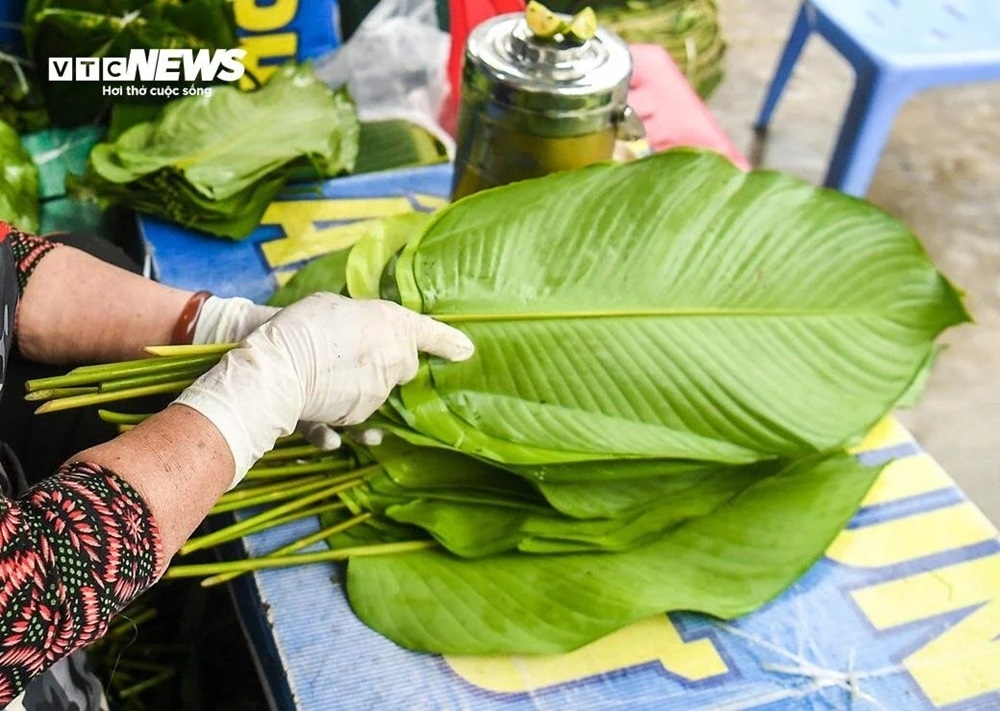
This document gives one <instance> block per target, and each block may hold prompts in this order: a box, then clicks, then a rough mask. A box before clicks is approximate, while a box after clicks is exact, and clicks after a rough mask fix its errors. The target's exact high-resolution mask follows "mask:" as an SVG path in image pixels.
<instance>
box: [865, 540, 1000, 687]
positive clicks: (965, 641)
mask: <svg viewBox="0 0 1000 711" xmlns="http://www.w3.org/2000/svg"><path fill="white" fill-rule="evenodd" d="M998 590H1000V555H991V556H989V557H986V558H979V559H976V560H970V561H966V562H964V563H958V564H957V565H951V566H948V567H945V568H939V569H937V570H932V571H930V572H926V573H920V574H918V575H912V576H910V577H908V578H901V579H899V580H893V581H891V582H888V583H882V584H880V585H874V586H872V587H868V588H864V589H861V590H856V591H854V592H853V593H852V596H853V597H854V599H855V601H856V602H857V604H858V606H859V607H860V608H861V609H862V611H863V612H864V613H865V616H866V617H868V619H869V620H871V622H872V624H873V625H875V627H876V628H878V629H880V630H884V629H889V628H891V627H896V626H898V625H903V624H907V623H910V622H916V621H918V620H925V619H929V618H931V617H934V616H935V615H940V614H943V613H946V612H953V611H956V610H961V609H964V608H969V607H973V606H975V605H982V607H980V608H978V609H976V610H975V611H973V612H972V613H971V614H969V615H968V616H967V617H965V618H963V619H962V620H961V621H960V622H958V623H956V624H954V625H953V626H951V627H949V628H948V629H947V630H946V631H945V632H944V633H943V634H941V635H939V636H937V637H935V638H934V639H933V640H931V641H930V642H929V643H927V644H926V645H924V646H923V647H921V648H920V649H918V650H917V651H916V652H914V653H913V654H911V655H910V656H908V657H906V659H904V660H903V664H904V666H905V667H906V669H907V671H909V672H910V674H911V675H912V676H913V678H914V680H915V681H916V682H917V684H919V685H920V688H921V689H923V691H924V693H925V694H927V696H928V698H930V700H931V701H933V702H934V704H935V705H938V706H943V705H945V704H953V703H957V702H959V701H963V700H965V699H971V698H973V697H975V696H980V695H982V694H986V693H989V692H993V691H1000V640H998V639H997V636H998V635H1000V600H998V599H996V598H995V597H994V596H995V595H996V593H997V591H998Z"/></svg>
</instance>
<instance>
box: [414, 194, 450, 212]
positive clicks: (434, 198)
mask: <svg viewBox="0 0 1000 711" xmlns="http://www.w3.org/2000/svg"><path fill="white" fill-rule="evenodd" d="M413 199H414V200H416V202H417V205H419V206H420V207H422V208H424V209H426V210H431V211H433V210H440V209H441V208H442V207H444V206H445V205H447V204H448V198H443V197H441V196H440V195H427V194H426V193H414V194H413Z"/></svg>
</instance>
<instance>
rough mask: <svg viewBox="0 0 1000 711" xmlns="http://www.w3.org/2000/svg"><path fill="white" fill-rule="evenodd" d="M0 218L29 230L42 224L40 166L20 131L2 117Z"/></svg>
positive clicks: (34, 229) (0, 127) (35, 229)
mask: <svg viewBox="0 0 1000 711" xmlns="http://www.w3.org/2000/svg"><path fill="white" fill-rule="evenodd" d="M0 159H2V160H0V220H3V221H4V222H9V223H11V224H12V225H15V226H16V227H18V228H20V229H22V230H26V231H28V232H35V231H37V230H38V226H39V222H38V220H39V207H38V168H37V167H36V166H35V163H34V162H33V161H32V160H31V156H30V155H28V151H26V150H25V148H24V146H22V145H21V139H20V137H19V136H18V135H17V132H16V131H15V130H14V129H13V128H11V127H10V126H8V125H7V124H6V123H4V122H3V121H0Z"/></svg>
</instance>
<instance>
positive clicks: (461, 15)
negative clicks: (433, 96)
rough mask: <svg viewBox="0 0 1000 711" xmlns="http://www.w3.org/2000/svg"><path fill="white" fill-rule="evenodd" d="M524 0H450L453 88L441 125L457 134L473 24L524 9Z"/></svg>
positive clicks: (449, 66) (449, 131) (445, 106)
mask: <svg viewBox="0 0 1000 711" xmlns="http://www.w3.org/2000/svg"><path fill="white" fill-rule="evenodd" d="M524 7H525V3H524V0H448V13H449V16H450V23H451V27H450V28H449V30H450V32H451V54H450V55H449V57H448V81H449V82H450V83H451V91H450V93H449V94H448V98H447V99H446V100H445V105H444V109H443V110H442V112H441V125H442V126H443V127H444V129H445V130H446V131H447V132H448V133H450V134H452V135H455V123H456V121H457V120H458V101H459V88H460V87H461V85H462V55H463V54H464V53H465V39H466V38H467V37H468V36H469V33H470V32H472V28H473V27H475V26H476V25H478V24H479V23H480V22H484V21H485V20H488V19H490V18H491V17H493V16H495V15H502V14H504V13H508V12H524Z"/></svg>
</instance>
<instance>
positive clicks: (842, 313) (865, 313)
mask: <svg viewBox="0 0 1000 711" xmlns="http://www.w3.org/2000/svg"><path fill="white" fill-rule="evenodd" d="M905 312H906V310H905V309H901V308H899V307H895V308H892V309H888V310H885V311H880V310H875V309H872V308H871V307H870V306H863V307H858V308H857V309H726V308H697V309H677V308H665V309H608V310H602V311H538V312H531V311H518V312H511V313H469V314H467V313H457V314H456V313H452V314H448V313H444V314H438V313H433V312H431V313H430V315H431V316H432V317H433V318H434V319H435V320H437V321H441V322H443V323H476V322H483V323H485V322H490V321H562V320H577V319H613V318H668V317H679V318H692V317H720V316H721V317H727V318H728V317H772V318H774V317H779V318H815V317H822V318H827V317H832V318H839V317H860V318H865V319H871V318H887V317H889V316H891V315H896V314H901V313H905Z"/></svg>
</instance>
